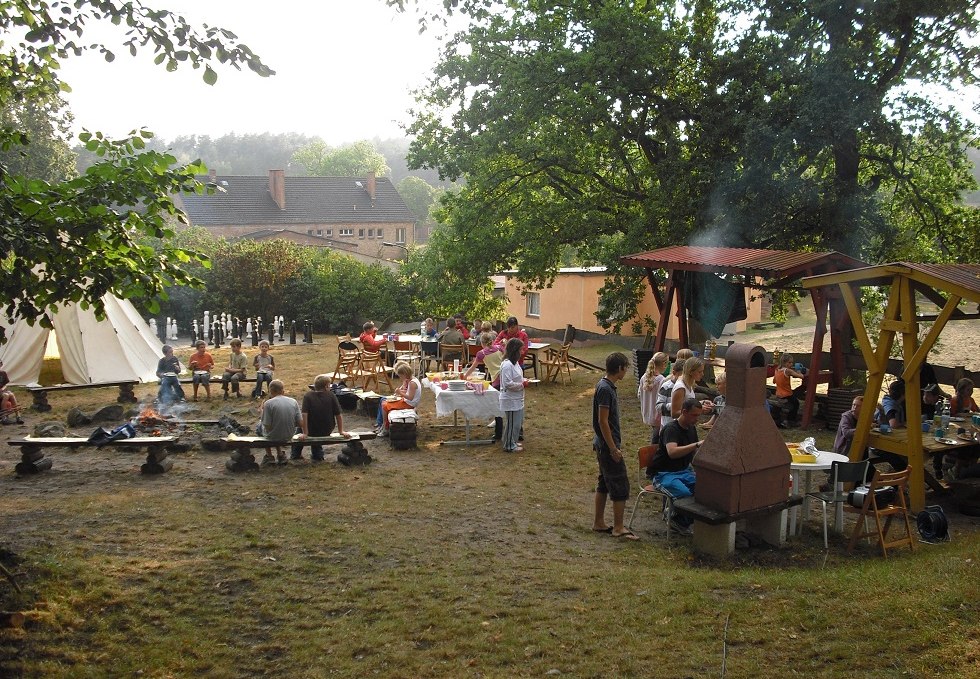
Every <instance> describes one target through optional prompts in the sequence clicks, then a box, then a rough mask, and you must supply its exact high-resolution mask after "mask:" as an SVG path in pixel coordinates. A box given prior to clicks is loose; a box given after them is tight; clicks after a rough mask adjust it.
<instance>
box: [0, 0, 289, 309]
mask: <svg viewBox="0 0 980 679" xmlns="http://www.w3.org/2000/svg"><path fill="white" fill-rule="evenodd" d="M107 22H108V23H113V24H117V25H118V24H121V23H125V24H126V27H127V32H126V37H125V39H124V40H123V42H122V47H123V48H124V49H127V50H128V51H130V52H131V53H132V54H136V53H137V52H138V51H139V48H142V47H147V46H149V48H150V49H151V50H152V51H153V52H155V54H156V58H155V61H156V62H157V63H158V64H164V65H165V66H166V68H167V70H174V69H176V68H177V67H178V65H179V64H180V63H181V62H183V63H186V64H189V65H190V66H191V67H192V68H194V69H201V68H203V69H204V76H203V77H204V80H205V82H206V83H208V84H212V83H213V82H214V81H215V79H216V77H217V76H216V74H215V73H214V71H213V70H212V69H211V68H210V66H209V65H208V64H209V62H211V61H214V60H216V61H218V62H220V63H222V64H226V65H229V66H232V67H234V68H241V65H243V64H244V65H247V66H248V68H250V69H251V70H252V71H254V72H256V73H258V74H259V75H270V74H271V73H272V71H271V70H270V69H269V68H268V67H267V66H265V65H264V64H263V63H262V62H261V61H260V60H259V58H258V57H257V56H256V55H255V54H254V53H252V51H251V50H250V49H249V48H248V47H247V46H245V45H242V44H240V43H238V42H237V39H236V37H235V35H234V34H233V33H230V32H228V31H226V30H223V29H220V28H216V27H212V26H204V27H203V29H202V30H200V31H199V30H197V29H195V28H194V27H192V26H190V25H189V24H187V22H186V21H185V20H184V19H183V18H182V17H180V16H177V15H174V14H173V13H171V12H169V11H166V10H154V9H150V8H147V7H144V6H143V5H142V4H140V3H139V2H118V1H116V0H98V1H92V2H86V1H85V0H78V1H77V2H72V3H64V2H58V3H51V2H46V1H44V0H18V1H16V2H15V1H7V0H0V33H2V34H3V35H5V36H6V35H11V34H13V35H17V36H22V40H20V41H17V40H16V39H15V40H13V41H10V42H7V41H4V42H2V43H0V110H2V111H4V113H5V116H4V118H3V123H2V125H0V150H2V151H3V152H4V153H7V154H16V153H18V152H19V151H21V150H25V149H28V150H26V153H27V155H28V156H30V155H31V153H32V151H31V150H29V145H30V144H31V143H32V142H37V143H41V141H42V139H43V138H44V137H45V134H47V136H48V138H49V140H50V139H51V138H53V137H55V136H57V135H56V133H57V132H58V131H59V130H60V129H61V128H60V127H59V126H62V125H63V123H64V122H65V121H64V120H60V121H58V120H52V121H50V124H49V126H47V127H45V126H44V125H43V124H42V123H41V121H40V120H39V119H38V115H37V114H39V113H42V112H44V111H45V110H47V111H48V112H50V113H52V114H54V115H56V116H57V115H58V114H59V113H60V110H61V101H60V99H59V98H58V96H59V93H60V92H61V91H63V90H67V89H68V88H67V85H65V84H64V83H62V82H61V81H60V79H59V77H58V69H59V67H60V64H61V61H62V60H64V59H68V58H71V57H72V56H74V55H77V54H81V53H82V52H84V51H92V50H95V51H98V52H100V53H101V54H103V55H104V57H105V58H106V59H107V60H108V61H112V60H113V59H114V58H115V53H114V52H113V51H112V49H111V48H110V47H109V46H107V45H105V44H102V43H99V42H91V43H83V42H81V37H82V36H83V35H84V33H85V31H86V30H87V29H88V28H90V27H93V26H96V25H98V24H105V23H107ZM39 131H40V132H41V134H38V132H39ZM53 133H54V134H53ZM79 138H80V140H81V142H82V143H83V144H85V146H86V148H87V149H88V150H89V151H90V152H92V153H93V154H95V156H96V157H98V158H99V159H100V160H99V162H97V163H95V164H93V165H92V166H91V167H89V168H87V169H86V171H85V172H84V173H83V174H81V175H79V176H77V177H71V176H70V175H69V174H68V173H67V172H65V173H64V176H65V177H67V178H66V179H62V177H51V178H50V180H46V179H45V178H43V177H42V176H39V175H41V174H45V173H46V172H48V171H50V172H51V173H52V174H58V173H59V172H60V171H61V170H64V169H65V168H63V167H62V168H60V169H58V170H56V167H57V166H58V165H61V163H57V164H56V167H50V168H48V170H45V171H44V172H42V171H41V170H40V169H38V168H37V167H31V166H24V168H23V172H25V173H29V174H15V173H13V172H11V169H12V168H8V167H7V166H0V215H2V220H0V257H2V259H0V267H2V272H0V273H2V276H0V277H2V284H0V285H2V289H0V296H2V298H3V299H4V300H5V304H4V308H3V312H4V313H5V314H6V315H7V316H8V317H9V318H11V319H12V318H15V317H23V318H26V319H28V320H31V321H34V320H37V321H39V322H41V323H42V324H49V322H50V321H49V319H48V318H47V316H46V315H45V313H46V312H47V311H49V310H51V309H52V308H53V307H55V306H56V305H57V304H59V303H62V302H68V301H72V302H81V303H82V304H83V305H92V306H94V307H95V309H96V311H97V312H101V310H102V309H101V302H100V298H101V297H102V296H103V295H104V294H106V293H109V292H111V293H114V294H116V295H119V296H121V297H142V298H144V299H147V300H150V301H148V302H147V307H148V308H149V310H151V311H153V310H155V308H156V306H157V304H156V302H155V301H154V300H155V299H156V298H158V297H160V296H161V295H162V294H163V291H164V288H165V287H166V286H167V285H173V284H181V285H183V284H192V283H195V282H196V281H195V278H194V277H193V276H192V275H190V274H188V273H187V272H185V271H184V269H183V268H182V267H183V266H184V265H186V264H188V263H189V262H191V261H193V260H197V261H200V262H203V261H204V260H203V259H200V258H197V257H195V256H194V255H192V254H190V253H187V252H184V251H182V250H180V249H179V248H174V247H172V246H170V245H164V246H163V247H162V249H161V250H159V251H157V250H155V249H154V248H153V247H151V246H149V245H147V244H145V243H144V242H141V241H142V240H143V239H145V238H160V239H164V242H167V239H169V238H170V237H171V236H172V235H173V224H174V223H175V220H179V219H180V215H179V213H178V211H177V209H176V207H175V206H174V203H173V201H172V200H171V198H170V196H172V195H175V194H178V193H181V192H185V191H192V190H200V188H201V187H200V186H199V185H198V184H197V182H196V181H195V180H194V176H195V174H196V173H200V172H204V171H205V168H204V167H203V166H201V165H196V164H191V165H187V166H185V167H182V168H176V169H175V168H174V167H173V166H174V164H175V163H176V158H174V157H173V156H172V155H170V154H167V153H162V152H160V151H146V144H147V140H149V139H151V138H152V134H151V133H150V132H148V131H145V130H140V131H133V132H132V133H130V135H129V136H128V137H127V138H125V139H121V140H117V141H112V140H110V139H107V138H105V137H104V136H103V135H102V134H101V133H97V132H96V133H89V132H86V133H84V134H83V135H80V136H79ZM56 147H57V145H55V147H53V148H56ZM35 173H37V174H35ZM32 175H34V176H32Z"/></svg>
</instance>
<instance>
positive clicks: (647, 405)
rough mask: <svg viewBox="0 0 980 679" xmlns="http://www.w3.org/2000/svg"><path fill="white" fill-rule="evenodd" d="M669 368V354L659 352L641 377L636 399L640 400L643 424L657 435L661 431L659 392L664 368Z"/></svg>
mask: <svg viewBox="0 0 980 679" xmlns="http://www.w3.org/2000/svg"><path fill="white" fill-rule="evenodd" d="M666 367H667V354H665V353H664V352H662V351H658V352H657V353H655V354H654V355H653V358H651V359H650V362H649V363H647V369H646V372H644V373H643V376H642V377H640V382H639V384H638V385H637V388H636V397H637V398H638V399H639V400H640V415H641V416H642V417H643V424H645V425H647V426H648V427H652V428H653V433H654V434H656V432H657V431H659V430H660V417H661V413H660V409H659V408H657V392H658V391H659V390H660V385H662V384H663V381H664V376H663V371H664V368H666Z"/></svg>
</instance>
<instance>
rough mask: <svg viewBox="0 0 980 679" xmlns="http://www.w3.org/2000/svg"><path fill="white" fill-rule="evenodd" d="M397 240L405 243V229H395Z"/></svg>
mask: <svg viewBox="0 0 980 679" xmlns="http://www.w3.org/2000/svg"><path fill="white" fill-rule="evenodd" d="M395 242H396V243H399V244H402V245H404V243H405V229H395Z"/></svg>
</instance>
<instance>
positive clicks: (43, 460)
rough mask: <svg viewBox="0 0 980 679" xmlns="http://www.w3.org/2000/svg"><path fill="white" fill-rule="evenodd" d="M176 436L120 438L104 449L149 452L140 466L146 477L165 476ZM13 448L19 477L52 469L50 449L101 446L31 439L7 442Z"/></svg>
mask: <svg viewBox="0 0 980 679" xmlns="http://www.w3.org/2000/svg"><path fill="white" fill-rule="evenodd" d="M177 438H178V437H176V436H139V437H136V438H129V439H118V440H116V441H110V442H109V443H103V444H102V446H103V447H112V448H121V449H122V450H123V451H139V450H140V449H142V448H145V449H146V451H147V452H146V462H145V463H144V464H143V465H142V466H141V467H140V471H141V472H142V473H143V474H163V473H164V472H166V471H169V470H170V468H171V467H172V466H173V460H169V459H167V454H168V453H167V446H168V445H170V444H171V443H176V442H177ZM7 444H8V445H10V446H15V447H18V448H20V456H21V461H20V462H18V463H17V466H16V467H14V470H15V471H16V472H17V473H18V474H37V473H38V472H42V471H44V470H46V469H51V466H52V462H51V458H49V457H45V455H44V451H45V450H46V449H48V448H96V447H99V446H98V445H97V444H95V443H92V442H91V441H89V440H88V439H84V438H81V437H78V436H66V437H55V436H52V437H37V438H34V437H30V436H28V437H27V438H23V439H15V440H12V441H7Z"/></svg>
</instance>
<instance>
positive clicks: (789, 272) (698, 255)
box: [619, 245, 867, 427]
mask: <svg viewBox="0 0 980 679" xmlns="http://www.w3.org/2000/svg"><path fill="white" fill-rule="evenodd" d="M619 261H620V262H621V263H623V264H626V265H628V266H638V267H642V268H644V269H646V278H647V281H648V282H649V284H650V288H651V290H652V292H653V296H654V299H655V300H656V302H657V305H658V307H659V308H660V319H659V321H658V325H657V338H656V341H655V344H654V350H655V351H663V347H664V343H665V341H666V337H667V326H668V324H669V321H670V314H671V310H672V308H673V306H674V305H675V304H676V306H677V310H676V315H677V321H678V323H677V325H678V332H679V339H680V344H681V346H682V347H688V346H689V343H690V329H689V314H690V311H689V309H688V307H687V303H686V302H685V300H686V295H685V290H686V288H687V287H688V286H690V285H693V284H694V277H693V276H692V275H691V274H693V273H710V274H716V275H723V276H726V277H727V279H728V280H729V281H730V282H737V283H738V284H740V285H742V286H743V287H747V288H755V289H760V290H780V289H783V290H785V289H793V288H799V281H800V279H801V278H804V277H807V276H818V275H821V274H832V273H836V272H841V271H848V270H852V269H856V268H858V267H866V266H867V264H866V263H865V262H862V261H861V260H858V259H854V258H853V257H849V256H847V255H844V254H841V253H839V252H833V251H831V252H793V251H788V250H762V249H755V248H728V247H712V246H698V245H678V246H671V247H666V248H660V249H659V250H651V251H650V252H640V253H637V254H634V255H627V256H625V257H620V259H619ZM658 270H665V271H666V272H667V276H666V286H665V291H663V292H661V290H660V284H659V281H658V279H657V277H656V276H655V275H654V272H655V271H658ZM810 296H811V298H812V300H813V308H814V310H815V311H816V314H817V320H816V327H815V330H814V334H813V353H812V354H811V359H810V366H809V370H808V375H809V376H810V379H807V382H806V386H807V390H806V399H805V403H804V407H803V426H804V427H807V426H809V424H810V418H811V414H812V412H813V404H814V401H815V400H816V391H817V384H821V383H829V384H830V385H831V386H832V387H839V386H841V383H842V380H843V375H844V351H845V348H846V344H847V341H848V337H849V334H848V331H847V313H846V310H845V308H844V306H843V303H842V301H841V298H840V296H839V295H837V294H836V293H835V291H834V289H833V288H831V289H829V290H828V289H827V288H824V287H822V286H812V287H810ZM828 316H829V318H830V356H831V361H830V369H829V370H821V362H820V360H821V355H822V353H823V341H824V337H825V335H826V333H827V319H828Z"/></svg>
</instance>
